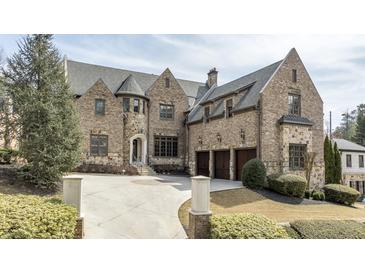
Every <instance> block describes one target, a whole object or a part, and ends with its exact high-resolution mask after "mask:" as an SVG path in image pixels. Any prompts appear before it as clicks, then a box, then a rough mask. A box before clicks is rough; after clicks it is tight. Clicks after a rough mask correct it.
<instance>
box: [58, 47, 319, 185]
mask: <svg viewBox="0 0 365 274" xmlns="http://www.w3.org/2000/svg"><path fill="white" fill-rule="evenodd" d="M65 71H66V74H67V79H68V81H69V83H70V86H71V89H72V90H73V91H74V92H75V94H76V97H77V106H78V109H79V112H80V120H81V127H82V130H83V133H84V156H83V163H82V165H83V166H86V167H87V166H90V165H92V166H93V167H98V168H99V170H100V171H102V170H105V167H106V166H109V167H110V166H118V167H123V168H126V167H128V166H136V165H138V164H139V165H143V166H149V167H152V168H153V169H155V170H173V171H187V172H189V173H190V174H192V175H196V174H202V175H207V176H211V177H214V178H222V179H231V180H233V179H239V178H240V174H241V169H242V166H243V164H244V163H245V162H246V161H247V160H249V159H251V158H254V157H258V158H260V159H262V160H263V162H264V163H265V165H266V166H267V168H268V173H276V172H286V171H291V172H294V173H298V174H301V175H303V174H304V171H303V165H304V153H305V152H306V151H308V152H310V151H313V152H316V154H317V156H316V159H315V166H314V169H313V172H312V183H313V184H317V185H318V184H320V183H322V182H323V173H324V165H323V102H322V100H321V98H320V96H319V94H318V92H317V90H316V88H315V86H314V84H313V82H312V80H311V79H310V76H309V74H308V72H307V71H306V69H305V67H304V65H303V63H302V61H301V59H300V57H299V56H298V54H297V52H296V50H295V49H292V50H291V51H290V52H289V53H288V55H287V56H286V57H285V58H284V59H283V60H281V61H278V62H276V63H273V64H271V65H269V66H267V67H264V68H262V69H260V70H257V71H255V72H253V73H250V74H248V75H245V76H243V77H240V78H238V79H236V80H233V81H231V82H228V83H225V84H223V85H218V82H217V79H218V71H217V70H216V69H212V70H210V71H209V73H208V79H207V81H205V82H194V81H189V80H182V79H176V78H175V77H174V75H173V73H172V72H171V71H170V70H169V69H166V70H165V71H163V72H162V74H161V75H153V74H147V73H141V72H135V71H128V70H122V69H114V68H107V67H102V66H96V65H90V64H85V63H80V62H75V61H71V60H66V61H65Z"/></svg>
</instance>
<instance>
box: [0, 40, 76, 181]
mask: <svg viewBox="0 0 365 274" xmlns="http://www.w3.org/2000/svg"><path fill="white" fill-rule="evenodd" d="M52 39H53V37H52V35H48V34H44V35H28V36H26V37H25V38H24V39H22V41H21V42H20V43H19V44H18V52H17V53H15V54H14V55H13V56H12V57H11V58H10V59H8V63H7V65H8V66H7V68H6V70H3V74H4V76H5V85H6V88H7V91H8V92H9V94H10V97H11V99H12V103H13V106H14V108H15V110H16V117H17V119H16V122H17V128H18V130H19V150H20V153H21V155H22V156H23V157H24V158H25V159H26V160H27V170H28V171H29V175H30V177H31V179H32V181H33V182H34V183H35V184H37V185H40V186H42V187H46V188H52V187H53V186H55V182H56V181H58V180H59V179H60V177H61V176H62V175H63V174H64V173H65V172H68V171H70V170H71V169H72V168H74V167H75V166H76V164H77V163H78V161H79V157H80V142H81V133H80V128H79V121H78V117H77V112H76V109H75V105H74V97H73V95H72V93H71V92H70V89H69V86H68V84H67V82H66V77H65V73H64V69H63V65H62V60H61V58H60V54H59V52H58V50H57V49H56V48H55V47H54V45H53V43H52Z"/></svg>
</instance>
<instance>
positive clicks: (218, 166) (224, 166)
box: [214, 150, 229, 180]
mask: <svg viewBox="0 0 365 274" xmlns="http://www.w3.org/2000/svg"><path fill="white" fill-rule="evenodd" d="M214 163H215V164H214V166H215V168H214V171H215V173H214V174H215V178H217V179H226V180H229V150H227V151H216V152H214Z"/></svg>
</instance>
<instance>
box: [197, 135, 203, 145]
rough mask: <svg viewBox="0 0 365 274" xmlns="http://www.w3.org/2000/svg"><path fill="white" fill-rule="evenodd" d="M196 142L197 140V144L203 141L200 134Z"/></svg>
mask: <svg viewBox="0 0 365 274" xmlns="http://www.w3.org/2000/svg"><path fill="white" fill-rule="evenodd" d="M198 142H199V145H201V144H202V143H203V139H202V137H201V136H199V137H198Z"/></svg>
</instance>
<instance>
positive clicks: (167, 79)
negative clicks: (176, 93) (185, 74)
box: [165, 78, 170, 88]
mask: <svg viewBox="0 0 365 274" xmlns="http://www.w3.org/2000/svg"><path fill="white" fill-rule="evenodd" d="M165 87H166V88H169V87H170V78H165Z"/></svg>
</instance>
